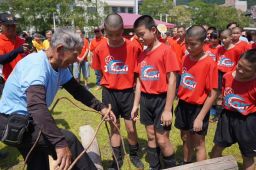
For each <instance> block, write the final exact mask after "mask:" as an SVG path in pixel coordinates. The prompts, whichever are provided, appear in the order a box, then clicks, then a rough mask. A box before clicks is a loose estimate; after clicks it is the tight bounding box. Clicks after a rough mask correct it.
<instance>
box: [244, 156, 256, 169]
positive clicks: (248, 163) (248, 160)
mask: <svg viewBox="0 0 256 170" xmlns="http://www.w3.org/2000/svg"><path fill="white" fill-rule="evenodd" d="M243 169H244V170H255V162H254V159H253V157H245V156H243Z"/></svg>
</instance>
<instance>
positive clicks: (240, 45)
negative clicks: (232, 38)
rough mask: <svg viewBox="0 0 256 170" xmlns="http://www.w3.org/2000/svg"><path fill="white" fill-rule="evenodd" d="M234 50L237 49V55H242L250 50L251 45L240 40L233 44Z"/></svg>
mask: <svg viewBox="0 0 256 170" xmlns="http://www.w3.org/2000/svg"><path fill="white" fill-rule="evenodd" d="M235 48H236V49H237V51H238V52H239V54H240V55H242V54H243V53H245V52H246V51H248V50H249V49H251V45H250V44H249V43H247V42H245V41H241V40H240V41H238V42H237V43H236V44H235Z"/></svg>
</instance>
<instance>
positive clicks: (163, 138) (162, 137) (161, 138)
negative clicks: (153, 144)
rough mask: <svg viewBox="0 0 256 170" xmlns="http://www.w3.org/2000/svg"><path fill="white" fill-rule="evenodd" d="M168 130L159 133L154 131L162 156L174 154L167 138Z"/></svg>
mask: <svg viewBox="0 0 256 170" xmlns="http://www.w3.org/2000/svg"><path fill="white" fill-rule="evenodd" d="M169 134H170V131H165V132H163V133H159V132H157V131H156V139H157V144H158V145H159V147H160V148H161V152H162V154H163V156H169V155H172V154H174V149H173V146H172V144H171V142H170V140H169Z"/></svg>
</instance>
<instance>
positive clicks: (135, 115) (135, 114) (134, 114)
mask: <svg viewBox="0 0 256 170" xmlns="http://www.w3.org/2000/svg"><path fill="white" fill-rule="evenodd" d="M138 110H139V107H138V106H133V108H132V112H131V119H132V120H133V121H134V122H136V121H137V120H138V119H139V117H138Z"/></svg>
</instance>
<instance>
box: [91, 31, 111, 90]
mask: <svg viewBox="0 0 256 170" xmlns="http://www.w3.org/2000/svg"><path fill="white" fill-rule="evenodd" d="M94 34H95V38H94V39H93V40H92V41H91V44H90V52H91V53H92V55H94V50H95V49H96V48H97V47H98V46H99V44H101V43H102V42H106V41H107V39H106V38H105V37H104V36H103V35H102V31H101V29H100V28H96V29H94ZM91 61H92V60H91ZM94 71H95V75H96V85H97V87H96V90H99V89H100V88H101V86H100V81H101V77H102V75H101V73H100V71H98V70H94Z"/></svg>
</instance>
